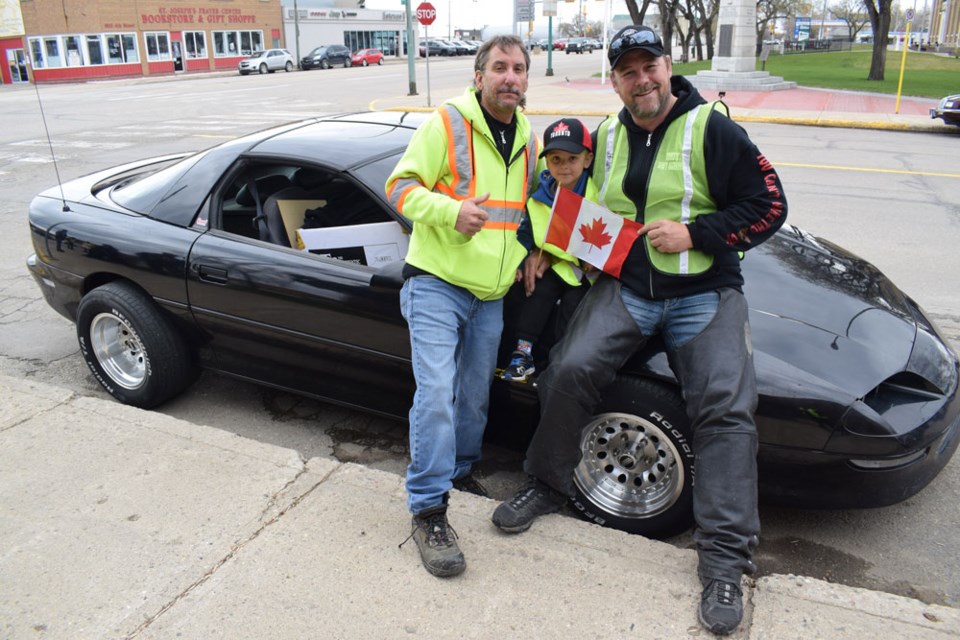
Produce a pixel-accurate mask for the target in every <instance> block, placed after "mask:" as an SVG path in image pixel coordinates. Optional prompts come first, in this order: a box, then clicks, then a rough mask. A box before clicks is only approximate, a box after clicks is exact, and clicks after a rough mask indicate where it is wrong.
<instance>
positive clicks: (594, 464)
mask: <svg viewBox="0 0 960 640" xmlns="http://www.w3.org/2000/svg"><path fill="white" fill-rule="evenodd" d="M581 449H582V453H583V458H582V459H581V461H580V464H579V466H578V467H577V468H576V470H575V471H574V484H575V486H576V492H577V495H576V499H575V500H574V503H573V504H574V507H575V510H576V511H577V512H578V513H579V515H580V516H581V517H583V518H585V519H587V520H590V521H592V522H595V523H596V524H599V525H603V526H606V527H612V528H614V529H621V530H623V531H626V532H628V533H636V534H641V535H644V536H647V537H651V538H665V537H669V536H672V535H676V534H678V533H681V532H683V531H685V530H687V529H689V528H690V526H691V524H692V522H693V472H694V468H693V467H694V453H693V434H692V433H691V429H690V423H689V420H688V419H687V415H686V411H685V408H684V404H683V400H682V399H681V398H680V396H679V394H678V393H677V392H676V391H674V390H673V389H672V388H670V387H668V386H665V385H662V384H659V383H657V382H654V381H651V380H645V379H642V378H626V377H624V378H618V379H617V381H616V382H614V383H613V384H612V385H611V386H610V387H609V388H608V389H607V390H606V391H605V392H604V397H603V400H602V402H601V404H600V407H598V409H597V412H596V414H595V415H594V416H593V417H592V418H591V420H590V421H589V422H588V423H587V424H586V425H585V426H584V428H583V432H582V436H581Z"/></svg>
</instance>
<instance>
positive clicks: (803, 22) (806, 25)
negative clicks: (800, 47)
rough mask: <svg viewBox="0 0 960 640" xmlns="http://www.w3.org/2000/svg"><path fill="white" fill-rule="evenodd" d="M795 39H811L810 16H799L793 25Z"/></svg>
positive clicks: (798, 40) (803, 40)
mask: <svg viewBox="0 0 960 640" xmlns="http://www.w3.org/2000/svg"><path fill="white" fill-rule="evenodd" d="M793 39H794V41H795V42H808V41H809V40H810V18H797V22H796V24H795V25H794V27H793Z"/></svg>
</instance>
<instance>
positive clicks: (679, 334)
mask: <svg viewBox="0 0 960 640" xmlns="http://www.w3.org/2000/svg"><path fill="white" fill-rule="evenodd" d="M620 295H621V297H622V298H623V306H625V307H626V308H627V311H628V312H629V313H630V315H631V316H632V317H633V319H634V320H635V321H636V323H637V326H638V327H639V328H640V331H641V332H643V335H644V336H646V337H647V338H649V337H651V336H654V335H656V334H658V333H662V334H663V342H664V344H665V345H666V347H667V351H676V350H677V349H679V348H680V347H682V346H683V345H685V344H687V343H688V342H690V341H691V340H693V339H694V338H696V337H697V336H698V335H700V332H701V331H703V330H704V329H705V328H706V326H707V325H708V324H710V321H711V320H713V316H715V315H716V313H717V307H718V306H719V304H720V294H719V293H717V292H716V291H707V292H705V293H698V294H694V295H690V296H684V297H682V298H668V299H666V300H647V299H646V298H641V297H640V296H638V295H637V294H635V293H634V292H633V290H632V289H630V288H629V287H621V289H620Z"/></svg>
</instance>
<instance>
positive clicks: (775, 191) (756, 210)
mask: <svg viewBox="0 0 960 640" xmlns="http://www.w3.org/2000/svg"><path fill="white" fill-rule="evenodd" d="M671 91H672V92H673V94H674V95H675V96H677V102H676V103H675V104H674V105H673V108H672V109H671V110H670V113H669V115H668V116H667V118H666V120H665V121H664V122H663V123H661V124H660V126H659V127H657V128H656V129H655V130H654V131H652V132H649V131H646V130H644V129H641V128H640V127H638V126H637V125H636V124H634V122H633V119H632V118H631V116H630V112H629V111H627V109H626V107H624V109H623V110H621V111H620V114H619V116H618V117H619V119H620V122H621V123H623V125H624V126H625V127H626V131H627V132H628V136H627V139H628V142H629V150H630V151H629V152H630V156H629V163H628V166H627V172H626V176H625V178H624V184H623V192H624V193H625V194H626V195H627V197H629V198H630V200H632V201H633V203H634V204H635V205H636V207H637V221H638V222H643V220H644V215H643V212H644V205H645V202H646V198H647V181H648V180H649V177H650V168H651V166H652V163H653V159H654V158H655V157H656V154H657V150H658V149H659V147H660V143H661V141H662V140H663V134H664V132H665V131H666V129H667V126H668V125H669V124H670V123H671V122H672V121H673V120H675V119H676V118H677V117H679V116H681V115H683V114H684V113H686V112H687V111H690V110H691V109H693V108H694V107H696V106H697V105H698V104H705V103H706V100H704V99H703V97H702V96H701V95H700V94H699V93H698V92H697V90H696V89H695V88H694V87H693V85H692V84H690V82H689V81H688V80H687V79H686V78H684V77H682V76H674V77H673V78H672V79H671ZM594 141H596V132H594ZM594 148H596V147H594ZM617 153H618V154H619V153H620V151H618V152H617ZM704 161H705V165H706V172H707V182H708V184H709V188H710V196H711V197H712V198H713V201H714V202H716V203H717V211H715V212H713V213H705V214H701V215H699V216H697V218H696V219H695V220H693V221H692V222H690V223H689V224H688V225H687V228H688V230H689V231H690V239H691V240H692V241H693V248H694V249H698V250H700V251H703V252H705V253H709V254H712V255H713V256H714V261H713V266H712V267H711V268H710V269H709V270H708V271H707V272H705V273H702V274H698V275H675V274H668V273H664V272H662V271H657V270H656V269H655V268H654V267H652V266H651V264H650V261H649V259H648V258H647V247H646V242H644V241H643V240H642V239H641V240H638V241H637V242H636V243H635V244H634V245H633V248H632V249H631V250H630V254H629V255H628V257H627V260H626V262H625V263H624V265H623V270H622V271H621V274H620V280H621V281H622V282H623V283H624V284H625V285H627V286H628V287H630V288H631V289H633V290H634V291H635V292H636V293H637V294H638V295H640V296H643V297H646V298H648V299H652V300H662V299H664V298H675V297H680V296H685V295H692V294H696V293H702V292H704V291H713V290H716V289H721V288H724V287H732V288H735V289H737V290H740V289H741V287H742V285H743V276H742V275H741V273H740V255H739V253H738V252H740V251H745V250H747V249H750V248H751V247H753V246H756V245H757V244H759V243H761V242H763V241H764V240H766V239H767V238H769V237H770V236H772V235H773V234H774V232H776V230H777V229H779V228H780V226H781V225H782V224H783V222H784V220H785V219H786V217H787V201H786V197H785V196H784V193H783V187H782V186H781V184H780V178H779V177H778V176H777V173H776V171H775V170H774V168H773V166H772V165H771V164H770V163H769V162H767V160H766V158H764V157H763V155H762V154H761V153H760V151H759V150H758V149H757V147H756V146H755V145H754V144H753V142H751V141H750V138H749V137H748V136H747V133H746V131H744V130H743V128H741V127H740V126H739V125H737V124H735V123H734V122H733V121H732V120H730V119H729V118H727V117H726V116H725V115H723V114H721V113H718V112H713V113H711V114H710V119H709V121H708V122H707V128H706V133H705V135H704Z"/></svg>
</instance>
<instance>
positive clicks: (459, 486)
mask: <svg viewBox="0 0 960 640" xmlns="http://www.w3.org/2000/svg"><path fill="white" fill-rule="evenodd" d="M453 488H454V489H456V490H457V491H465V492H467V493H472V494H473V495H475V496H480V497H481V498H489V497H490V492H489V491H487V488H486V487H485V486H483V485H482V484H480V481H479V480H477V478H476V477H475V476H474V475H473V474H472V473H468V474H467V475H465V476H463V477H462V478H457V479H455V480H454V481H453Z"/></svg>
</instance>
